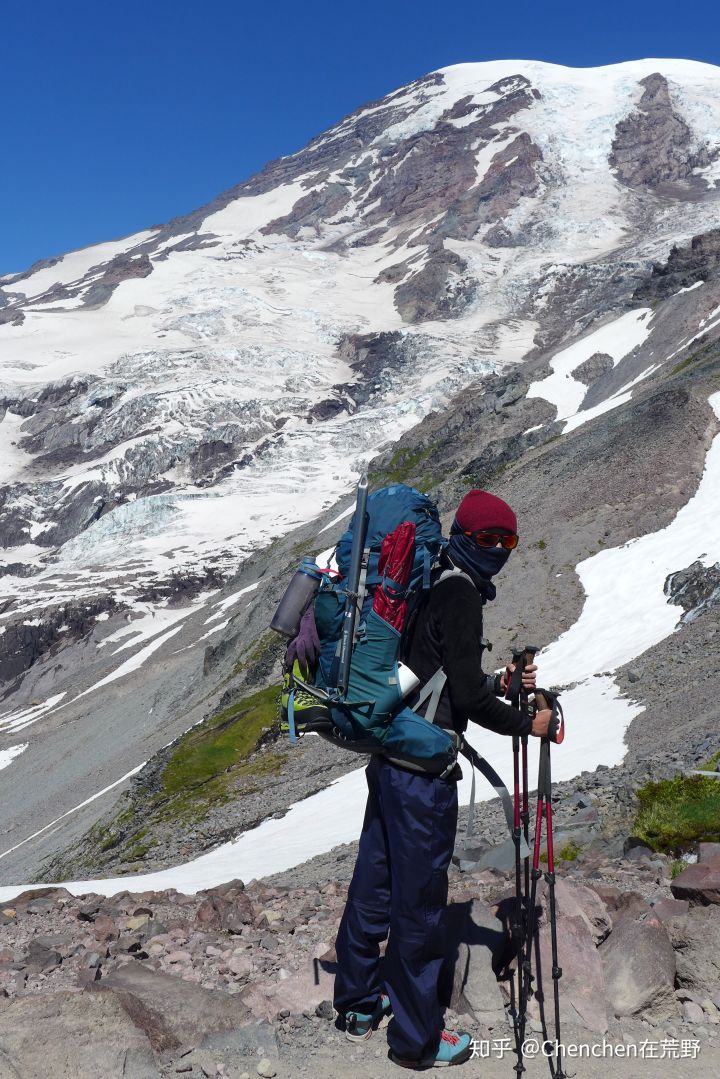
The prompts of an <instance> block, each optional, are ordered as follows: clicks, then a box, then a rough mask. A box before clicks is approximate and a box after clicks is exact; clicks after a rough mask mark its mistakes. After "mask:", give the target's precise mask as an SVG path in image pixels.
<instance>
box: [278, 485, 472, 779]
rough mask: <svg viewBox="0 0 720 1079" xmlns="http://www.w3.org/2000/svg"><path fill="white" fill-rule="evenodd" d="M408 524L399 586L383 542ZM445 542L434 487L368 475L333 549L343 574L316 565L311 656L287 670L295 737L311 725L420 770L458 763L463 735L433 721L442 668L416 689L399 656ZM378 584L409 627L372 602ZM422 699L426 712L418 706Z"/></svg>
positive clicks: (305, 617)
mask: <svg viewBox="0 0 720 1079" xmlns="http://www.w3.org/2000/svg"><path fill="white" fill-rule="evenodd" d="M405 522H408V523H409V524H410V525H412V526H413V529H414V542H413V543H412V549H411V563H410V566H409V580H408V582H407V584H400V583H399V582H397V581H393V580H391V579H389V578H388V576H387V574H386V573H384V572H383V571H382V570H381V568H380V567H381V550H382V547H383V541H384V540H385V538H386V537H387V536H391V535H392V534H393V533H394V532H395V530H396V529H397V528H398V526H399V525H402V524H403V523H405ZM410 534H412V529H411V530H410ZM443 543H444V541H443V537H442V531H441V527H440V519H439V514H438V510H437V506H436V505H435V503H434V502H433V501H432V499H430V498H429V497H428V496H427V495H424V494H422V493H421V492H420V491H417V490H415V488H413V487H408V486H405V485H404V484H394V485H392V486H390V487H383V488H381V489H380V490H378V491H375V492H374V493H373V494H371V495H369V496H368V495H367V487H366V486H365V488H364V490H363V488H362V481H361V487H360V488H359V491H358V502H357V505H356V508H355V513H354V514H353V518H352V521H351V523H350V527H349V528H348V529H347V531H346V532H344V533H343V535H342V536H341V537H340V540H339V541H338V544H337V546H336V548H335V559H336V562H337V568H338V573H337V574H334V573H332V572H331V571H330V570H329V569H321V568H318V569H317V571H316V572H317V588H316V590H315V592H314V597H313V598H311V600H310V602H309V603H308V604H307V606H306V608H305V610H304V612H303V613H302V620H301V626H300V631H299V636H300V637H303V635H304V636H306V637H307V635H308V629H309V632H310V635H311V636H314V635H315V634H316V636H314V639H315V642H316V643H315V652H316V655H315V656H314V657H313V658H314V663H312V664H311V663H306V664H305V665H303V663H302V662H300V661H298V660H297V659H293V660H292V663H291V664H288V666H289V667H290V668H291V669H290V670H288V671H286V675H285V682H284V686H283V694H282V726H283V728H284V729H285V730H286V731H287V733H288V735H289V738H290V740H291V741H296V740H297V738H298V737H300V736H302V735H303V734H304V733H307V732H310V731H314V732H315V733H317V734H319V735H321V736H322V737H324V738H326V739H327V740H329V741H331V742H334V743H335V744H337V745H340V746H342V747H343V748H345V749H350V750H354V751H356V752H359V753H383V754H384V755H385V756H387V757H389V758H390V759H392V760H395V761H397V762H400V763H402V764H404V765H406V766H407V767H411V768H415V769H417V770H420V771H426V772H431V773H434V774H448V773H449V772H450V771H452V769H453V768H454V766H455V762H456V760H457V753H458V749H459V745H460V739H459V737H458V735H457V734H456V733H455V732H454V731H449V730H446V729H444V728H442V727H439V726H436V725H435V724H434V723H433V718H434V716H435V711H436V709H437V704H438V701H439V699H440V694H441V693H442V690H443V687H444V685H445V680H446V678H445V673H444V671H442V670H439V671H437V672H436V673H435V675H433V677H432V678H431V679H430V681H429V682H428V683H427V684H426V685H425V686H422V687H419V686H418V683H417V679H414V678H413V676H412V673H411V672H408V671H407V669H405V670H403V668H402V665H401V664H400V662H399V658H400V655H401V649H402V646H403V639H404V636H405V633H406V631H407V628H408V626H409V625H411V624H412V622H413V613H414V611H415V610H416V608H417V605H418V604H419V601H420V600H421V598H422V596H423V594H424V593H426V592H427V590H428V589H429V588H430V573H431V570H432V568H433V566H434V565H435V564H436V562H437V560H438V556H439V554H440V550H441V548H442V546H443ZM406 568H407V567H406ZM301 572H304V573H305V575H306V577H307V576H308V573H311V572H312V567H310V568H309V569H308V567H307V566H306V567H304V568H303V567H301ZM296 576H297V575H296ZM305 583H306V584H307V582H305ZM379 588H381V589H383V591H384V594H385V595H386V596H389V597H391V598H392V599H393V600H394V601H396V602H402V601H404V602H406V603H407V605H408V610H407V613H406V617H405V629H404V630H403V631H399V630H398V629H396V628H395V627H394V626H393V625H392V624H391V623H390V622H388V621H386V620H385V619H384V618H383V617H381V616H380V615H379V614H378V612H377V611H376V610H374V609H373V602H374V599H375V595H376V591H377V589H379ZM310 623H314V626H312V625H310V626H309V624H310ZM294 643H295V642H294V641H292V640H291V642H290V647H289V649H288V655H289V656H290V657H293V656H294V655H295V652H296V649H294V648H293V644H294ZM344 656H346V662H345V673H344V674H343V657H344ZM403 676H405V677H409V678H410V680H411V684H412V688H413V689H414V690H415V692H414V707H413V708H410V707H408V705H407V704H406V703H405V699H404V695H403V694H404V692H407V687H406V685H404V677H403ZM417 690H419V692H417ZM425 705H427V707H426V710H425V715H424V716H423V715H421V714H419V712H418V711H417V709H419V708H421V707H423V706H425Z"/></svg>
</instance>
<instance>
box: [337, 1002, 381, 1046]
mask: <svg viewBox="0 0 720 1079" xmlns="http://www.w3.org/2000/svg"><path fill="white" fill-rule="evenodd" d="M386 1015H392V1005H391V1004H390V997H389V996H388V995H387V994H386V993H382V994H381V996H380V1000H379V1001H378V1002H377V1004H376V1005H375V1008H374V1009H373V1011H372V1012H371V1013H370V1014H369V1015H368V1014H366V1013H365V1012H345V1037H346V1038H347V1039H348V1041H351V1042H365V1041H367V1040H368V1038H369V1037H370V1035H371V1034H372V1032H373V1031H374V1030H377V1028H378V1027H379V1025H380V1023H381V1022H382V1020H383V1019H384V1018H385V1016H386Z"/></svg>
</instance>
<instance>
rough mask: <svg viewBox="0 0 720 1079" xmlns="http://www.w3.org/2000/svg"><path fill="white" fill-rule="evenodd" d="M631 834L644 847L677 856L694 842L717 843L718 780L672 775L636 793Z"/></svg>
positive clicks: (719, 826) (719, 830)
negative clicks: (643, 844) (636, 810)
mask: <svg viewBox="0 0 720 1079" xmlns="http://www.w3.org/2000/svg"><path fill="white" fill-rule="evenodd" d="M637 797H638V803H639V809H638V815H637V817H636V819H635V826H634V828H633V834H634V835H636V836H637V837H638V838H639V839H642V840H643V842H644V843H646V844H647V846H648V847H651V848H652V849H653V850H657V851H662V852H663V853H674V854H680V853H682V852H683V851H686V850H689V849H690V848H691V847H692V846H694V844H695V843H700V842H711V843H712V842H715V843H717V842H720V780H717V779H712V778H711V777H710V776H675V777H674V779H663V780H661V781H660V782H659V783H648V784H646V786H644V787H641V789H640V790H639V791H638V792H637Z"/></svg>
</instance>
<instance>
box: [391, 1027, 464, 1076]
mask: <svg viewBox="0 0 720 1079" xmlns="http://www.w3.org/2000/svg"><path fill="white" fill-rule="evenodd" d="M471 1056H472V1038H471V1037H470V1035H469V1034H456V1033H454V1031H452V1030H443V1032H442V1034H441V1035H440V1044H439V1046H438V1048H437V1052H436V1053H435V1055H434V1056H431V1057H423V1058H421V1059H420V1060H407V1059H406V1058H405V1057H399V1056H397V1055H396V1054H395V1053H393V1051H392V1049H391V1050H390V1053H389V1057H390V1059H391V1060H392V1062H393V1064H399V1065H400V1067H401V1068H413V1069H414V1070H415V1071H425V1069H427V1068H449V1067H450V1066H451V1065H453V1064H464V1063H465V1061H466V1060H469V1059H470V1057H471Z"/></svg>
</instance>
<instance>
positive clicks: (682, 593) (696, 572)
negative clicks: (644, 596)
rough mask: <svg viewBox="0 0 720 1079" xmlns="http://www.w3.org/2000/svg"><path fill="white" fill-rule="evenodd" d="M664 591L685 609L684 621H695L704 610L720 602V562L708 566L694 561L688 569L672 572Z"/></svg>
mask: <svg viewBox="0 0 720 1079" xmlns="http://www.w3.org/2000/svg"><path fill="white" fill-rule="evenodd" d="M663 591H664V593H665V595H666V596H668V598H669V599H671V600H672V602H673V603H677V604H679V606H680V607H682V608H683V610H684V612H685V613H684V615H683V616H682V619H681V621H682V622H694V621H695V619H696V618H697V617H698V616H699V615H701V614H702V613H703V612H704V611H707V610H710V609H711V608H712V607H716V606H717V605H718V604H720V563H717V562H716V563H715V565H714V566H706V565H704V564H703V563H702V562H693V564H692V565H691V566H688V568H687V569H683V570H679V571H678V572H677V573H671V574H670V576H669V577H668V578H667V580H666V581H665V585H664V588H663Z"/></svg>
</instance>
